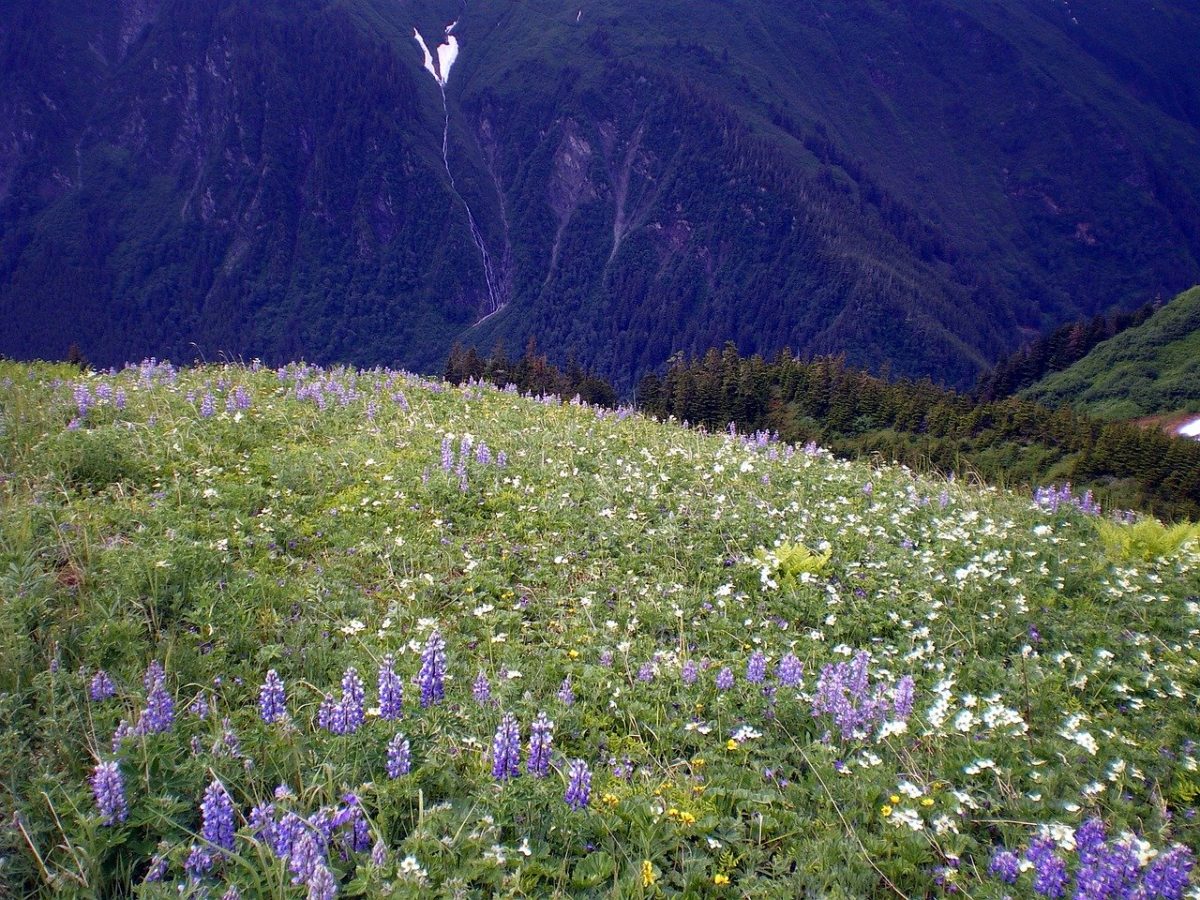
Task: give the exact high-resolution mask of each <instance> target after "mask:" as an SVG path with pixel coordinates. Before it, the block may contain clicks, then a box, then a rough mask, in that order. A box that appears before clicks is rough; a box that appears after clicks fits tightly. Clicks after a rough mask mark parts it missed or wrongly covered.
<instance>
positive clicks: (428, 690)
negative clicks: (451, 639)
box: [417, 631, 446, 709]
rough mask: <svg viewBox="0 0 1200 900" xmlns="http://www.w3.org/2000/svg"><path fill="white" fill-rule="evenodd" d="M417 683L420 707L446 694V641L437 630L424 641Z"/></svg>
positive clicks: (425, 706)
mask: <svg viewBox="0 0 1200 900" xmlns="http://www.w3.org/2000/svg"><path fill="white" fill-rule="evenodd" d="M417 685H418V686H419V687H420V688H421V708H422V709H428V708H429V707H430V706H432V705H433V704H435V703H437V702H438V701H440V700H441V699H442V698H444V697H445V696H446V641H445V640H444V639H443V638H442V635H441V632H439V631H434V632H433V633H431V634H430V635H429V639H428V640H426V641H425V648H424V649H423V650H422V651H421V668H420V670H419V671H418V672H417Z"/></svg>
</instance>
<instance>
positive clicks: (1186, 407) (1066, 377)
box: [1022, 288, 1200, 419]
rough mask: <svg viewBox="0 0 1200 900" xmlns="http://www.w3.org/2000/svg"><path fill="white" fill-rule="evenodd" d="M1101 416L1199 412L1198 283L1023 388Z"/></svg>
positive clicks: (1040, 399)
mask: <svg viewBox="0 0 1200 900" xmlns="http://www.w3.org/2000/svg"><path fill="white" fill-rule="evenodd" d="M1022 396H1025V397H1028V398H1029V399H1031V400H1034V401H1036V402H1038V403H1043V404H1046V405H1047V406H1071V407H1073V408H1074V409H1076V410H1078V411H1080V412H1086V413H1087V414H1089V415H1092V416H1097V417H1099V418H1103V419H1133V418H1137V417H1138V416H1147V415H1151V414H1154V413H1166V412H1176V411H1186V412H1200V288H1193V289H1192V290H1190V291H1187V292H1185V293H1183V294H1180V295H1179V296H1178V297H1176V298H1175V299H1174V300H1172V301H1171V302H1170V303H1168V304H1167V305H1166V306H1164V307H1163V308H1162V309H1160V310H1159V311H1158V312H1156V313H1155V314H1154V315H1153V316H1151V317H1150V319H1149V320H1147V321H1146V322H1144V323H1142V324H1141V325H1139V326H1137V327H1136V328H1131V329H1130V330H1128V331H1124V332H1122V333H1121V334H1118V335H1117V336H1116V337H1114V338H1111V339H1109V340H1107V341H1104V342H1103V343H1102V344H1100V345H1099V346H1097V347H1096V348H1095V349H1094V350H1092V352H1091V353H1089V354H1088V355H1087V356H1085V357H1084V358H1083V359H1081V360H1080V361H1079V362H1077V363H1075V364H1074V365H1073V366H1071V367H1070V368H1068V369H1064V370H1063V371H1061V372H1055V373H1054V374H1052V375H1049V376H1047V377H1046V378H1044V379H1042V380H1041V381H1040V382H1038V383H1037V384H1035V385H1033V386H1032V387H1030V388H1028V389H1026V390H1025V391H1022Z"/></svg>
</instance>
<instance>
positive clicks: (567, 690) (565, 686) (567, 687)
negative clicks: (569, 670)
mask: <svg viewBox="0 0 1200 900" xmlns="http://www.w3.org/2000/svg"><path fill="white" fill-rule="evenodd" d="M558 699H559V700H561V701H562V703H563V706H574V705H575V689H574V688H572V687H571V676H570V675H568V676H567V677H566V678H564V679H563V682H562V685H561V686H560V687H559V689H558Z"/></svg>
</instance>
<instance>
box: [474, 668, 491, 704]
mask: <svg viewBox="0 0 1200 900" xmlns="http://www.w3.org/2000/svg"><path fill="white" fill-rule="evenodd" d="M471 694H472V696H474V698H475V702H476V703H478V704H479V705H480V706H484V705H485V704H487V703H490V702H491V699H492V684H491V682H490V681H488V677H487V675H485V674H484V673H483V669H480V670H479V675H477V676H476V678H475V683H474V684H472V685H471Z"/></svg>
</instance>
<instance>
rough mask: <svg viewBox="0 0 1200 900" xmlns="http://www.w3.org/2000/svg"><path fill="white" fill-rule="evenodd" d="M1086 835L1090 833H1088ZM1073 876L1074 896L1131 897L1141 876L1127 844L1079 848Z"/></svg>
mask: <svg viewBox="0 0 1200 900" xmlns="http://www.w3.org/2000/svg"><path fill="white" fill-rule="evenodd" d="M1089 838H1090V836H1089ZM1077 849H1079V850H1080V854H1079V856H1080V862H1079V869H1078V870H1077V872H1076V876H1075V896H1077V897H1081V898H1083V897H1133V896H1135V890H1136V888H1137V886H1138V882H1139V881H1140V879H1141V866H1140V865H1139V863H1138V856H1137V852H1136V851H1135V850H1134V849H1133V848H1132V847H1130V846H1129V845H1128V844H1114V845H1112V846H1108V847H1106V846H1104V845H1103V844H1100V845H1099V846H1096V845H1095V844H1094V842H1093V843H1092V845H1091V846H1089V847H1087V848H1086V849H1084V848H1079V847H1078V845H1077Z"/></svg>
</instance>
